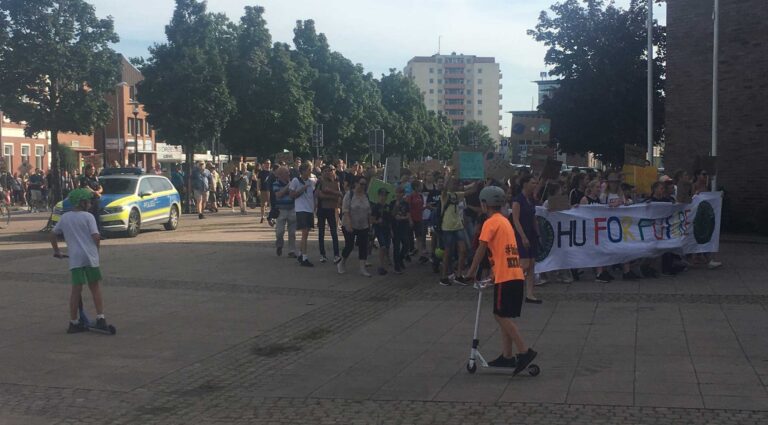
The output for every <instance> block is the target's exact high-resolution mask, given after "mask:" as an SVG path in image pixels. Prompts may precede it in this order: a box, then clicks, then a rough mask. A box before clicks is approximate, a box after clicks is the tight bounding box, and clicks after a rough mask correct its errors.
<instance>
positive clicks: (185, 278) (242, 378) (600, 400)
mask: <svg viewBox="0 0 768 425" xmlns="http://www.w3.org/2000/svg"><path fill="white" fill-rule="evenodd" d="M37 224H38V223H35V222H34V221H30V222H29V229H26V228H22V229H17V231H16V233H12V234H8V235H0V255H2V258H5V259H13V261H12V262H9V263H10V264H12V268H11V269H10V271H4V273H3V284H2V285H0V312H2V313H0V323H3V325H0V337H2V338H1V339H0V364H2V366H0V423H3V424H6V423H8V424H11V423H19V424H37V423H40V424H52V423H65V424H79V423H94V424H95V423H99V424H104V423H110V424H190V423H200V424H209V423H210V424H219V423H221V424H224V423H227V424H229V423H258V424H270V423H275V424H294V423H312V424H325V423H329V424H331V423H350V424H353V423H360V424H390V423H392V424H396V423H397V424H399V423H404V424H406V423H407V424H421V423H424V424H427V423H435V424H454V423H456V424H459V423H461V424H465V423H472V424H506V423H524V424H560V423H562V424H580V423H585V424H586V423H628V424H664V423H670V424H677V423H692V424H693V423H695V424H700V423H711V424H752V423H754V424H758V423H760V424H762V423H767V422H768V391H767V390H766V385H768V320H767V319H768V310H767V309H766V306H768V267H767V266H766V264H765V258H768V257H766V254H768V246H764V245H755V244H743V243H726V244H723V252H722V258H723V260H724V261H725V263H726V266H725V267H724V268H723V269H721V270H716V271H707V270H691V271H689V272H688V273H686V274H685V275H683V276H679V277H676V278H674V279H658V280H652V281H644V280H643V281H638V282H615V283H613V284H607V285H606V284H597V283H594V282H591V281H586V280H585V281H582V282H577V283H574V284H571V285H565V284H550V285H547V286H545V287H542V288H539V295H540V296H541V297H542V298H543V299H544V300H545V303H544V304H543V305H541V306H533V307H529V306H526V307H525V309H524V312H523V318H522V320H521V321H520V323H521V326H522V329H523V333H524V335H525V336H526V338H528V339H529V340H530V341H531V342H532V344H533V345H534V346H535V347H536V349H537V350H539V352H540V357H539V358H538V359H537V362H538V363H539V364H540V365H541V367H542V374H541V375H540V376H538V377H535V378H533V377H529V376H519V377H514V378H513V377H511V376H510V375H509V373H505V372H503V371H492V370H480V371H478V372H477V373H476V374H472V375H470V374H468V373H467V372H466V370H465V368H464V366H465V362H466V357H467V354H468V349H469V343H470V342H471V341H470V340H471V335H472V326H473V321H474V313H475V308H476V302H477V293H476V291H475V290H473V289H472V288H470V287H464V288H462V287H450V288H442V287H439V286H437V285H436V282H435V278H434V275H432V274H431V271H429V270H427V267H418V266H414V267H410V268H409V269H408V271H407V273H406V274H405V275H403V276H400V277H388V278H381V277H375V278H373V279H364V278H362V277H359V276H355V275H354V274H353V273H350V274H348V275H345V276H341V277H340V276H338V275H336V274H335V273H333V270H332V266H328V265H325V266H321V265H318V267H316V268H315V269H313V270H306V269H302V268H298V267H297V266H296V265H295V263H291V260H288V259H277V260H276V259H275V257H274V254H273V252H272V249H271V245H270V244H269V243H268V242H266V241H267V240H268V238H269V236H270V233H269V229H268V228H266V229H265V228H264V227H266V226H259V225H256V224H254V220H253V218H250V217H240V216H230V215H221V216H219V217H213V218H211V219H209V220H206V221H205V222H198V221H196V220H189V219H186V217H185V220H184V221H183V222H182V227H181V229H180V231H178V232H175V233H169V232H157V231H155V232H147V233H144V234H142V235H140V236H139V237H138V238H136V239H131V240H127V239H110V240H108V241H106V243H105V244H104V247H103V249H102V256H103V257H102V258H103V263H104V268H105V271H106V272H107V278H106V283H105V290H106V291H107V305H108V306H110V305H114V307H113V308H112V309H111V310H109V311H111V312H112V313H110V314H111V315H110V316H109V317H111V318H113V319H114V320H115V322H116V323H118V327H119V329H120V330H119V333H118V335H116V336H114V337H108V336H105V337H101V336H96V335H62V333H63V332H61V323H62V320H61V317H62V314H63V311H64V309H63V308H62V307H63V304H64V303H63V301H64V300H65V298H64V296H65V294H66V291H67V287H66V285H65V283H66V282H64V283H62V276H63V273H62V269H61V268H62V265H61V264H60V263H56V262H55V261H51V260H49V259H48V258H49V257H48V256H49V255H50V252H49V251H47V250H46V248H45V244H44V242H43V240H42V238H41V236H40V235H37V234H33V233H31V232H30V229H32V228H33V227H34V226H36V225H37ZM4 237H5V239H4ZM206 240H215V241H217V242H216V243H200V242H204V241H206ZM222 240H227V241H231V243H221V241H222ZM254 240H256V242H253V241H254ZM312 249H315V245H312ZM169 251H170V252H176V253H183V254H184V255H179V256H177V257H175V258H174V259H173V261H167V257H163V253H167V252H169ZM158 260H160V261H158ZM350 269H352V267H350ZM286 276H288V277H289V279H286V278H285V277H286ZM108 308H109V307H108ZM30 314H31V315H32V317H33V318H32V319H31V320H32V323H33V324H34V326H35V327H36V328H39V329H40V332H39V333H35V332H28V330H29V329H30V328H29V326H27V327H26V328H25V327H24V326H21V325H23V324H24V323H25V322H24V320H25V319H23V317H24V316H25V315H30ZM28 320H29V319H27V323H29V322H28ZM121 325H122V326H121ZM480 330H481V335H480V339H481V350H482V351H483V352H484V353H485V354H486V356H487V357H495V351H496V350H498V348H497V347H498V333H497V332H496V326H495V324H494V323H493V319H492V318H491V316H490V314H484V315H483V317H482V319H481V324H480ZM486 341H487V342H486Z"/></svg>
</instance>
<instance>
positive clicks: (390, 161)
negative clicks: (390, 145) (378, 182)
mask: <svg viewBox="0 0 768 425" xmlns="http://www.w3.org/2000/svg"><path fill="white" fill-rule="evenodd" d="M384 181H385V182H387V183H389V184H398V183H399V182H400V157H399V156H390V157H389V158H387V161H386V162H385V163H384Z"/></svg>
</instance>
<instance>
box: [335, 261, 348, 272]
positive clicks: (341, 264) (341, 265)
mask: <svg viewBox="0 0 768 425" xmlns="http://www.w3.org/2000/svg"><path fill="white" fill-rule="evenodd" d="M344 263H345V261H344V260H343V259H342V260H341V261H339V263H338V264H336V271H338V272H339V274H344V273H346V272H347V269H345V268H344Z"/></svg>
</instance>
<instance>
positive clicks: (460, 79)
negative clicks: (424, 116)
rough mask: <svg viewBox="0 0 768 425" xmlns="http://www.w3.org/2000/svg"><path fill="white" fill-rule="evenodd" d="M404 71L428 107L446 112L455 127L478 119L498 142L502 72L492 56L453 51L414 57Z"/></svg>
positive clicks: (442, 112) (499, 134) (499, 136)
mask: <svg viewBox="0 0 768 425" xmlns="http://www.w3.org/2000/svg"><path fill="white" fill-rule="evenodd" d="M403 73H404V74H405V75H406V76H408V77H410V78H412V79H413V81H414V83H416V85H417V86H418V87H419V89H420V90H421V93H422V95H423V97H424V104H425V105H426V107H427V110H430V111H436V112H438V113H441V114H444V115H447V116H448V118H449V119H450V120H451V123H452V124H453V127H454V128H455V129H458V128H459V127H461V126H463V125H464V124H466V123H468V122H470V121H480V122H482V123H483V124H485V126H486V127H488V130H489V132H490V134H491V136H492V137H493V138H494V139H496V141H497V142H498V141H499V140H500V139H501V133H500V131H501V125H500V121H501V119H502V116H501V94H500V93H499V91H500V90H501V88H502V85H501V78H502V74H501V71H500V70H499V64H498V63H496V59H495V58H492V57H482V56H474V55H464V54H456V53H451V54H450V55H440V54H436V55H432V56H416V57H414V58H412V59H411V60H409V61H408V64H407V65H406V67H405V69H404V71H403Z"/></svg>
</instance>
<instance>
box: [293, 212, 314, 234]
mask: <svg viewBox="0 0 768 425" xmlns="http://www.w3.org/2000/svg"><path fill="white" fill-rule="evenodd" d="M314 228H315V215H314V214H312V213H311V212H303V211H298V212H296V230H303V229H314Z"/></svg>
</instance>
